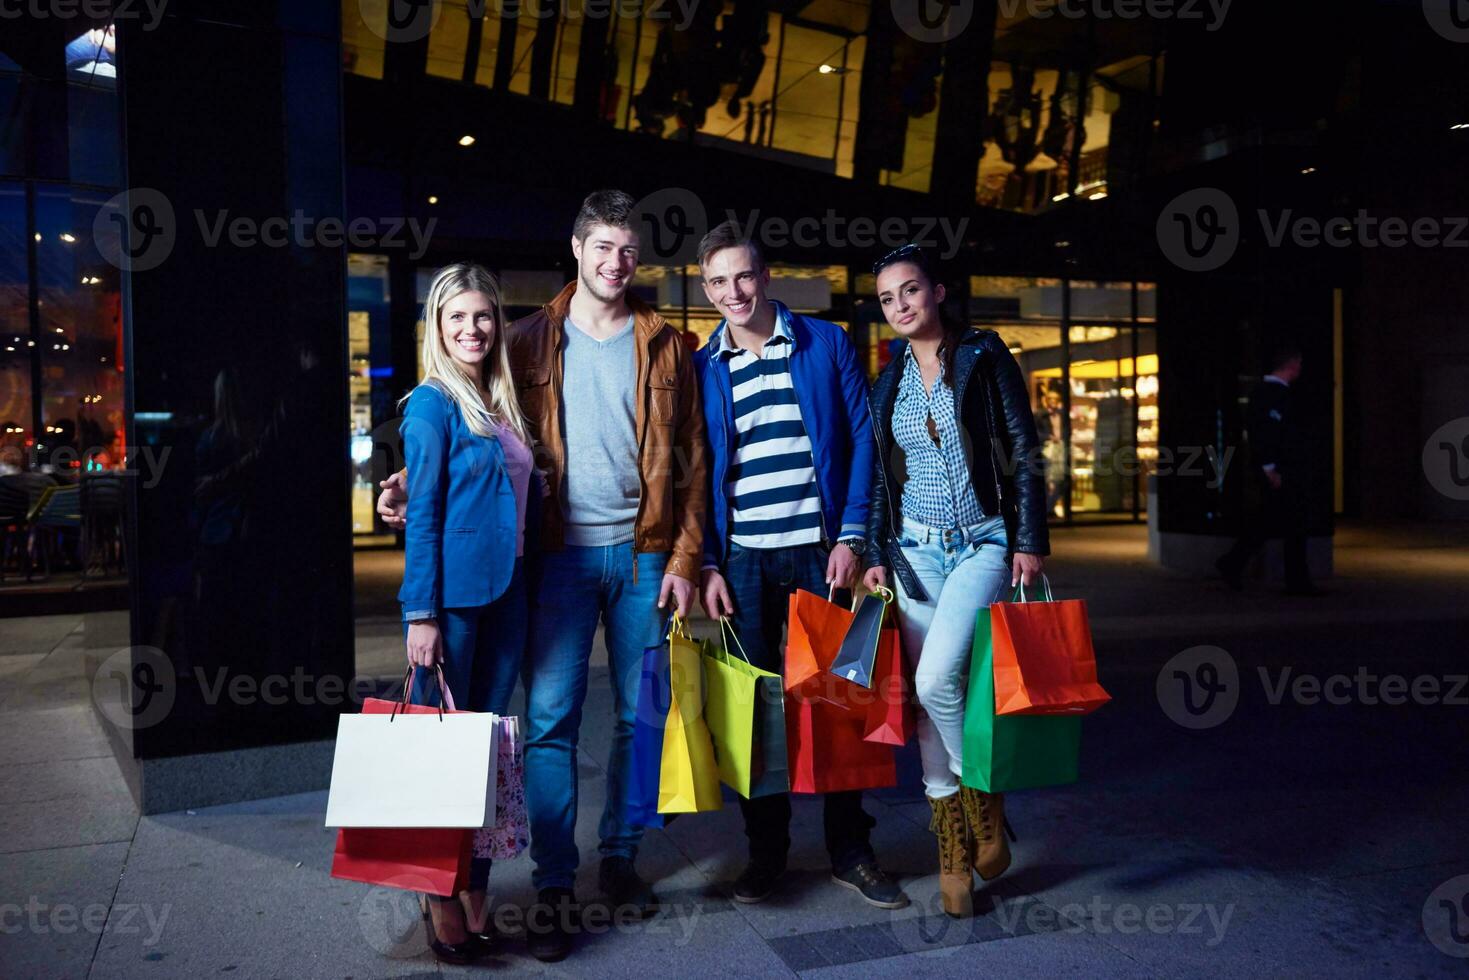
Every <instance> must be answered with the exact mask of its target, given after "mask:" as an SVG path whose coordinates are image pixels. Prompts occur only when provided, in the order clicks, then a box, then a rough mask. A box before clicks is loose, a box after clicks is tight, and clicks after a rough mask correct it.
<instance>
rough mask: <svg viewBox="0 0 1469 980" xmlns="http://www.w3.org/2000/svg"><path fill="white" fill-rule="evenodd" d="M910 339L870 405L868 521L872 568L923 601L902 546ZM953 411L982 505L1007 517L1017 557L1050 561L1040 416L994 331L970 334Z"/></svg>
mask: <svg viewBox="0 0 1469 980" xmlns="http://www.w3.org/2000/svg"><path fill="white" fill-rule="evenodd" d="M907 349H908V342H907V341H898V343H897V344H896V345H895V350H894V352H893V359H892V362H891V363H890V364H888V366H887V367H886V368H884V369H883V372H882V374H880V375H878V377H877V381H876V382H875V383H874V384H873V386H872V394H871V396H870V397H869V403H870V405H871V406H872V422H873V426H874V428H875V429H876V434H877V453H876V455H875V456H874V461H873V479H872V507H871V509H870V510H869V512H868V517H867V542H868V544H867V553H866V563H867V564H868V565H869V566H871V565H885V566H887V568H888V569H889V570H890V572H891V574H893V575H895V576H897V578H898V580H899V581H900V582H901V583H902V585H903V591H904V592H906V593H907V594H908V595H909V596H910V597H912V598H914V599H917V600H919V601H923V600H926V599H927V598H928V595H927V593H926V592H925V591H924V589H923V587H922V586H921V585H920V584H919V582H918V576H917V575H915V574H913V569H912V567H911V566H910V565H909V564H908V560H907V559H906V558H904V557H903V552H902V549H901V548H899V547H898V536H899V533H900V532H901V530H902V523H903V514H902V511H901V509H900V507H901V500H902V492H903V481H904V479H905V478H906V468H905V467H904V465H903V462H904V461H903V451H902V449H900V448H899V447H898V445H897V443H896V442H895V441H894V439H893V404H894V403H895V402H896V401H897V397H898V382H899V381H900V380H901V379H902V376H903V358H904V354H905V353H906V351H907ZM953 392H954V408H955V414H956V415H957V417H958V419H959V424H960V428H961V430H962V432H963V434H964V449H965V454H966V455H967V456H968V458H969V475H970V478H971V479H972V480H973V481H974V491H975V495H976V496H977V497H978V499H979V506H980V507H981V508H983V510H984V512H985V513H986V514H988V515H991V516H993V515H995V514H999V515H1001V516H1002V517H1004V519H1005V532H1006V535H1007V537H1008V538H1009V546H1010V551H1011V553H1014V552H1017V551H1018V552H1025V553H1027V554H1032V555H1047V554H1050V552H1051V545H1050V535H1049V533H1048V530H1047V527H1046V485H1045V472H1044V469H1043V466H1044V464H1043V462H1042V456H1041V450H1040V440H1039V439H1038V438H1037V437H1036V430H1035V418H1034V417H1033V416H1032V415H1031V412H1030V398H1029V396H1028V394H1027V393H1026V388H1025V379H1024V378H1023V377H1022V376H1021V374H1020V365H1018V364H1016V363H1015V357H1014V356H1013V355H1012V354H1011V353H1010V348H1009V347H1008V346H1007V345H1006V344H1005V342H1004V341H1003V340H1001V339H1000V336H999V334H997V333H995V332H994V331H993V330H971V331H969V333H968V334H967V335H966V336H965V337H964V339H963V340H961V341H960V342H959V347H958V349H957V350H956V351H955V355H954V388H953Z"/></svg>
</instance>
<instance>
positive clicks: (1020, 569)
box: [1010, 552, 1046, 589]
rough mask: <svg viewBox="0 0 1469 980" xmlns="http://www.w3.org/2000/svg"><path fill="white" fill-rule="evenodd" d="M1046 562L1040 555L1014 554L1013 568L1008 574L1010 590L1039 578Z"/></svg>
mask: <svg viewBox="0 0 1469 980" xmlns="http://www.w3.org/2000/svg"><path fill="white" fill-rule="evenodd" d="M1045 563H1046V560H1045V559H1044V558H1042V557H1041V556H1040V555H1027V554H1022V553H1020V552H1016V554H1015V566H1014V569H1013V570H1012V571H1011V573H1010V588H1012V589H1013V588H1015V586H1017V585H1019V584H1021V583H1022V582H1023V583H1024V584H1026V585H1029V584H1030V583H1032V582H1034V581H1035V580H1036V579H1038V578H1040V577H1041V569H1042V567H1043V566H1044V565H1045Z"/></svg>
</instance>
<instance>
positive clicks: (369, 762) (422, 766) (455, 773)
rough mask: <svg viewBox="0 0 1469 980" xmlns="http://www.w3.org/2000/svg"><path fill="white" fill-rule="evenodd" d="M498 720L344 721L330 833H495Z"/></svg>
mask: <svg viewBox="0 0 1469 980" xmlns="http://www.w3.org/2000/svg"><path fill="white" fill-rule="evenodd" d="M500 728H501V726H500V716H498V715H493V714H490V713H488V712H484V713H481V712H467V711H466V712H444V713H440V712H438V711H433V712H429V713H425V714H406V713H403V712H401V711H400V712H398V713H397V714H358V715H342V717H341V718H340V719H339V720H338V723H337V750H336V755H335V757H334V758H333V760H332V783H331V790H330V792H329V793H328V794H327V800H326V826H328V827H464V828H471V827H493V826H494V825H495V782H496V765H497V763H498V757H499V733H500Z"/></svg>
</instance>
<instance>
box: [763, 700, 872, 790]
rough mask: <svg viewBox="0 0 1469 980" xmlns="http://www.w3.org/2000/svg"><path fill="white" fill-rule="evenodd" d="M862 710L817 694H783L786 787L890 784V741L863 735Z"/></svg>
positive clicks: (829, 787) (809, 787)
mask: <svg viewBox="0 0 1469 980" xmlns="http://www.w3.org/2000/svg"><path fill="white" fill-rule="evenodd" d="M866 727H867V716H866V714H865V712H857V711H852V710H850V709H847V708H843V707H841V706H840V705H836V704H833V703H831V702H830V701H823V700H821V699H819V698H817V699H812V700H807V699H805V698H801V697H799V696H796V695H790V694H788V695H786V746H787V748H788V750H789V753H790V770H791V792H792V793H834V792H837V791H840V790H848V789H881V788H883V787H886V786H896V785H897V783H898V764H897V760H896V757H895V756H894V754H893V750H892V748H891V747H889V746H887V745H882V744H879V743H877V742H869V741H867V740H866V739H864V738H863V733H864V729H865V728H866Z"/></svg>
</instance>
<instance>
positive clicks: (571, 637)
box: [524, 544, 668, 889]
mask: <svg viewBox="0 0 1469 980" xmlns="http://www.w3.org/2000/svg"><path fill="white" fill-rule="evenodd" d="M631 555H632V546H631V545H628V544H623V545H614V546H610V547H600V548H582V547H570V546H568V547H566V548H564V549H563V550H561V551H553V552H547V553H546V554H545V555H544V556H543V557H542V560H541V580H540V581H541V584H540V586H539V587H538V588H537V590H536V596H535V601H534V602H533V604H532V606H531V635H532V636H533V637H535V642H534V644H532V646H531V648H530V649H529V650H528V651H527V653H526V658H525V674H524V676H525V693H526V709H525V712H526V738H525V796H526V808H527V810H528V811H529V814H530V841H531V844H530V853H531V858H532V859H533V860H534V861H535V863H536V867H535V871H534V872H532V874H531V883H532V884H533V885H534V886H535V887H536V888H538V889H540V888H571V887H573V885H574V883H575V881H576V868H577V865H578V863H579V862H580V854H579V853H578V851H577V848H576V803H577V784H576V747H577V738H578V733H579V730H580V728H581V709H582V703H583V702H584V701H585V700H586V696H587V663H588V660H589V658H590V656H591V652H592V642H593V640H594V639H595V638H596V633H597V623H598V622H599V621H600V622H601V623H603V624H604V625H605V626H606V641H607V655H608V660H609V663H610V668H611V681H612V702H613V706H614V709H615V711H616V715H617V720H616V722H615V724H614V726H613V730H612V746H611V751H610V753H609V755H608V760H607V803H606V806H605V807H604V808H603V810H602V821H601V824H600V825H599V827H598V834H599V836H600V838H601V847H600V851H601V853H602V855H603V856H604V857H611V856H621V857H627V858H635V857H636V856H637V851H638V842H639V841H641V840H642V837H643V831H642V828H641V827H637V826H634V825H633V824H630V823H629V822H628V820H627V817H626V812H627V797H628V785H627V782H628V778H629V777H630V776H631V774H632V732H633V719H634V717H635V713H636V710H637V697H638V678H639V674H640V673H641V670H642V662H643V650H645V649H646V648H647V647H650V646H653V645H655V644H657V643H660V642H662V641H663V640H664V633H663V625H664V622H665V618H666V615H667V613H666V611H665V610H661V609H659V608H658V591H659V589H660V588H661V586H662V584H663V570H664V569H665V568H666V567H667V565H668V554H667V553H666V552H665V553H661V554H640V555H638V556H637V571H636V579H637V581H636V582H635V581H634V580H633V579H634V570H633V562H632V560H631Z"/></svg>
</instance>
